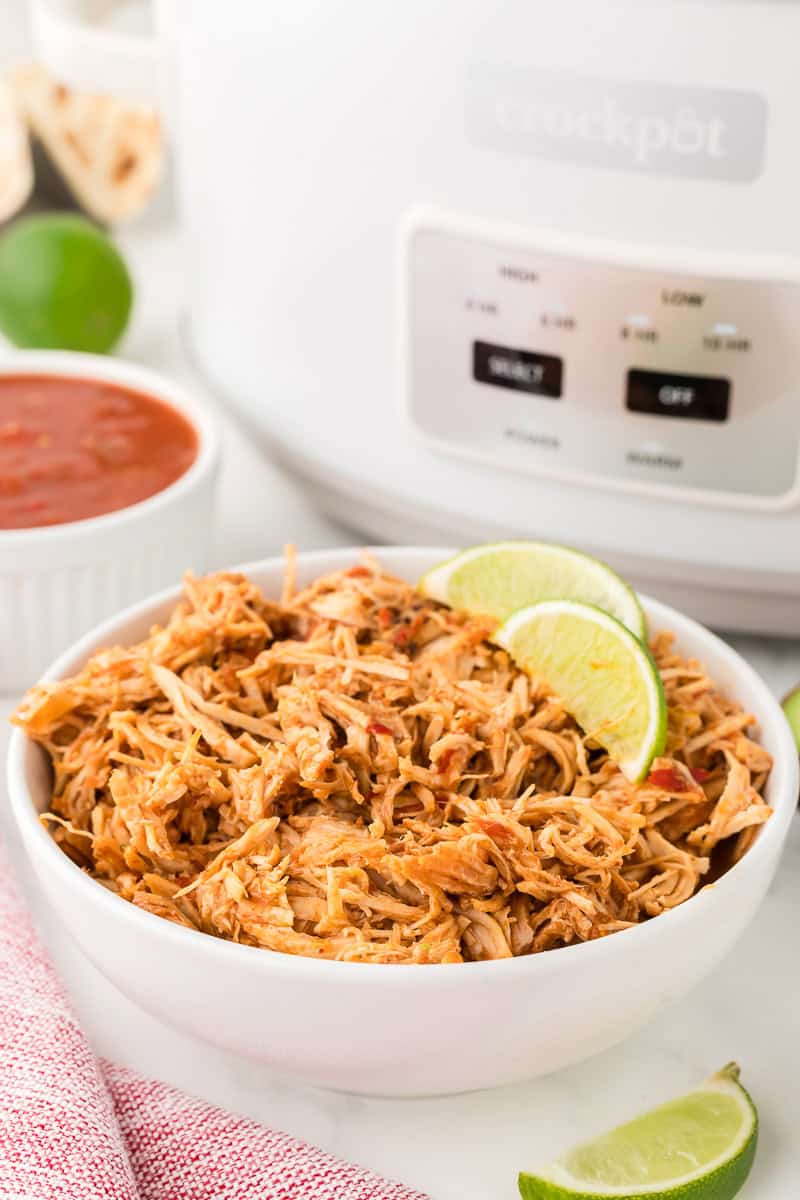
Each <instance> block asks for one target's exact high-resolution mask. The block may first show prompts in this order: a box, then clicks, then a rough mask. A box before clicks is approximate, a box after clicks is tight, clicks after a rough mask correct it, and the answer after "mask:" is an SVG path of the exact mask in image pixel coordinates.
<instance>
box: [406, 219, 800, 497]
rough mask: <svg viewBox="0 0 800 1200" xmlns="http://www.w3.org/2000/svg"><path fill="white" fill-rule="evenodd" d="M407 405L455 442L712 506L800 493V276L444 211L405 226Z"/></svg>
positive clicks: (499, 462)
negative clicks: (508, 229) (683, 266)
mask: <svg viewBox="0 0 800 1200" xmlns="http://www.w3.org/2000/svg"><path fill="white" fill-rule="evenodd" d="M401 307H402V316H401V319H402V321H403V324H404V328H403V345H404V356H405V362H404V370H405V376H406V379H405V402H406V404H407V408H408V412H409V415H410V417H411V420H412V422H413V424H414V425H415V426H416V428H417V430H418V431H419V432H420V433H421V434H422V435H423V436H424V437H425V438H426V440H428V441H429V442H431V443H433V444H434V445H435V446H436V447H438V448H439V449H441V450H444V451H445V452H449V453H454V454H460V455H464V456H468V457H471V458H476V459H481V460H483V461H486V462H488V463H491V464H493V465H495V466H500V467H508V468H513V469H518V470H523V471H529V472H533V473H537V474H542V475H551V476H555V477H560V478H564V479H570V480H573V481H576V482H585V483H590V484H600V485H602V486H607V487H613V488H621V489H625V490H628V491H633V492H643V493H646V492H653V491H659V492H666V494H668V495H676V494H680V495H681V496H686V495H687V494H691V495H692V496H693V497H695V498H696V499H698V500H701V501H706V502H709V503H723V504H725V503H728V504H730V503H733V504H736V505H739V506H753V507H785V506H786V505H788V504H791V503H793V502H794V500H795V499H796V497H797V490H798V451H799V450H800V338H798V336H797V332H796V331H797V330H798V328H800V284H798V282H795V281H794V280H793V279H791V278H789V279H787V278H776V277H774V276H772V277H770V275H769V274H768V272H763V271H762V272H760V273H758V274H754V273H753V272H752V270H748V271H747V272H743V271H741V270H737V272H736V274H735V275H734V274H733V273H732V272H730V271H729V272H728V273H727V274H726V273H725V272H724V270H723V271H720V272H719V273H718V272H717V269H716V265H715V268H714V273H713V274H711V273H708V272H707V271H706V272H705V273H703V272H699V271H696V270H695V269H692V270H691V271H681V272H676V271H674V270H672V269H669V270H666V269H663V268H661V267H657V266H654V265H649V264H645V263H642V262H637V261H636V260H635V254H632V253H631V251H630V249H627V250H626V251H621V250H620V248H618V247H617V248H615V247H610V246H609V247H602V246H597V247H592V246H589V247H588V249H587V244H586V243H585V242H581V243H580V245H579V246H576V248H575V249H574V250H573V249H571V248H570V245H569V243H568V242H567V241H566V239H564V238H559V239H558V241H557V244H554V239H553V237H552V236H547V235H543V236H542V237H541V238H540V239H537V238H536V237H535V236H533V235H532V236H531V238H530V240H528V239H527V235H526V236H525V238H524V239H523V238H522V237H521V236H520V235H516V240H514V239H513V238H509V237H508V235H507V234H506V233H505V232H503V233H500V232H498V233H497V234H494V233H493V231H492V230H491V229H490V228H487V227H486V226H483V225H482V226H480V227H472V226H469V225H466V226H465V225H464V224H463V223H460V222H459V221H458V220H457V219H453V218H449V217H447V216H442V217H439V218H431V217H426V218H424V219H422V218H418V219H412V220H411V221H410V222H409V224H408V227H407V229H406V233H405V262H404V295H403V303H402V306H401Z"/></svg>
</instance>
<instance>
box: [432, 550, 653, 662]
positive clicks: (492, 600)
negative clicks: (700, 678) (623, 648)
mask: <svg viewBox="0 0 800 1200" xmlns="http://www.w3.org/2000/svg"><path fill="white" fill-rule="evenodd" d="M419 588H420V591H421V592H422V593H423V595H425V596H428V597H430V599H432V600H438V601H439V602H440V603H442V604H449V605H450V606H451V607H453V608H462V609H464V610H465V611H467V612H472V613H476V614H478V615H487V616H493V617H496V618H497V619H498V620H501V621H503V620H505V619H506V618H507V617H509V616H510V615H511V613H512V612H514V611H515V610H516V609H519V608H522V607H523V606H525V605H528V604H533V603H535V602H538V601H541V600H580V601H583V602H584V603H587V604H596V605H597V607H598V608H602V609H604V610H605V611H606V612H610V613H611V614H612V616H615V617H617V619H618V620H620V621H621V622H622V623H623V624H624V625H627V626H628V628H629V629H630V630H631V632H632V633H634V634H635V635H636V636H637V637H639V638H642V639H643V638H645V637H646V631H647V624H646V621H645V616H644V611H643V610H642V606H641V604H640V603H639V599H638V597H637V595H636V593H635V592H634V591H633V589H632V588H631V587H630V586H629V585H628V584H627V583H626V582H625V581H624V579H621V578H620V576H619V575H617V573H616V572H615V571H612V569H611V567H609V566H607V564H606V563H604V562H602V561H601V560H600V559H598V558H592V557H591V555H588V554H583V553H582V552H581V551H579V550H573V549H572V548H571V547H569V546H559V545H556V544H554V543H551V542H525V541H517V542H514V541H509V542H494V543H491V542H490V543H487V544H485V545H481V546H473V547H471V548H470V549H469V550H463V551H461V553H460V554H456V555H454V556H453V557H452V558H449V559H446V560H445V561H444V562H442V563H439V564H438V565H437V566H435V567H434V568H433V569H432V570H430V571H429V572H428V573H427V574H426V575H424V576H423V577H422V579H421V580H420V584H419Z"/></svg>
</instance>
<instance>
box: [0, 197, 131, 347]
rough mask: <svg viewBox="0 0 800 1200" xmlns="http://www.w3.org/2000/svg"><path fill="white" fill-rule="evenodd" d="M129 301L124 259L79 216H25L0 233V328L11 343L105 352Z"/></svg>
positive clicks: (121, 324) (111, 344) (121, 326)
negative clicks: (0, 234)
mask: <svg viewBox="0 0 800 1200" xmlns="http://www.w3.org/2000/svg"><path fill="white" fill-rule="evenodd" d="M132 301H133V288H132V284H131V279H130V275H129V274H128V269H127V267H126V266H125V263H124V262H123V260H122V258H121V257H120V255H119V253H118V252H117V250H116V249H115V248H114V246H113V245H112V243H111V242H110V241H109V239H108V238H107V237H106V236H105V234H103V233H101V232H100V230H99V229H98V228H97V227H96V226H95V225H92V223H91V222H90V221H86V220H84V218H83V217H78V216H74V215H72V214H69V213H43V214H39V215H36V216H31V217H24V218H23V219H21V220H19V221H15V222H13V224H11V225H10V226H9V227H8V229H7V230H6V231H5V232H4V233H3V235H2V237H0V331H2V333H4V334H5V336H6V337H7V338H8V339H9V341H10V342H13V344H14V345H15V346H25V347H30V348H37V349H46V350H85V351H90V352H93V353H95V354H105V353H107V352H108V351H109V350H111V349H112V348H113V347H114V346H115V345H116V344H117V342H118V341H119V339H120V338H121V336H122V334H123V332H124V330H125V327H126V325H127V323H128V317H129V316H130V311H131V305H132Z"/></svg>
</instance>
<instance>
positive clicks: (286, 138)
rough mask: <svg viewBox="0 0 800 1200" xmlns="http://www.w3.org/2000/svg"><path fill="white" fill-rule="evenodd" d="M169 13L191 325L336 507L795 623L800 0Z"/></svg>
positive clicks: (161, 37) (214, 365)
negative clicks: (519, 543)
mask: <svg viewBox="0 0 800 1200" xmlns="http://www.w3.org/2000/svg"><path fill="white" fill-rule="evenodd" d="M39 7H40V8H50V10H51V12H50V16H51V17H53V16H54V15H55V14H56V10H60V13H59V20H64V19H65V9H69V8H70V7H72V8H74V7H75V6H74V5H72V6H70V5H66V6H65V5H63V4H62V5H56V4H55V3H54V0H41V3H40V5H39ZM94 7H95V8H96V7H97V5H96V4H95V5H94ZM157 18H158V20H157V27H158V42H159V54H160V55H161V61H162V63H163V64H164V65H165V66H166V69H167V76H168V81H169V94H168V99H167V102H166V107H167V111H168V113H169V118H170V121H171V124H172V131H173V136H174V141H175V144H176V147H177V150H178V177H179V192H180V207H181V216H182V221H183V229H184V235H185V243H186V257H185V262H186V275H187V295H188V298H189V321H188V329H189V336H190V340H191V346H192V350H193V353H194V355H195V357H196V359H197V361H198V362H199V363H200V364H201V366H202V368H203V369H204V371H205V372H206V374H207V376H208V377H209V379H210V380H211V381H212V382H213V384H214V386H215V388H216V389H217V391H218V393H219V394H220V395H221V396H224V397H225V398H227V399H228V400H229V401H230V403H231V404H232V405H233V406H234V408H235V409H236V410H237V411H238V412H239V413H240V415H241V417H242V418H243V419H244V420H245V421H246V422H247V424H248V425H249V427H250V428H251V429H252V430H253V432H254V433H255V434H256V435H258V436H259V437H260V438H261V439H262V440H263V442H264V445H265V446H268V447H269V448H270V449H271V450H273V451H274V452H277V453H278V454H279V455H280V457H281V458H282V459H283V460H284V461H285V462H287V463H288V464H289V465H290V466H291V467H292V468H293V469H294V470H295V471H297V472H298V473H299V474H300V475H302V476H303V477H304V478H305V479H306V480H307V481H308V483H309V485H310V486H311V487H312V488H313V489H314V490H315V491H316V493H317V494H318V495H319V497H320V500H321V501H322V502H323V503H324V504H325V506H326V507H327V508H328V509H329V510H330V511H331V512H333V513H335V514H338V515H339V516H340V517H342V518H343V519H344V520H345V521H347V522H348V523H349V524H351V525H357V526H358V527H359V528H361V529H363V530H364V531H366V532H368V533H370V534H372V535H377V536H379V537H385V538H389V539H395V540H400V541H403V542H414V541H422V540H435V541H437V542H441V541H442V540H446V541H448V540H449V541H453V540H457V541H462V542H469V541H477V540H482V539H489V538H501V537H502V538H506V537H514V536H535V537H543V538H552V539H555V540H558V541H564V542H569V543H573V544H575V545H579V546H582V547H584V548H587V549H589V550H591V551H594V552H595V553H597V554H599V555H601V556H603V557H605V558H607V559H608V560H609V561H611V562H612V563H614V564H616V565H617V566H618V567H620V568H621V569H622V570H624V571H625V572H626V573H627V574H628V575H629V576H630V577H631V578H632V579H633V580H634V581H635V582H636V583H637V584H639V585H640V586H642V587H644V588H646V589H647V590H649V591H652V592H654V593H655V594H657V595H659V596H660V597H662V598H664V599H665V600H667V601H670V602H672V603H675V604H677V605H679V606H681V607H683V608H685V609H688V610H689V611H691V612H692V613H694V614H695V615H697V616H699V617H700V618H702V619H703V620H706V621H709V622H711V623H712V624H714V625H717V626H723V627H727V628H738V629H762V630H768V631H773V632H774V631H783V632H791V633H800V478H798V464H799V463H800V453H799V451H800V338H798V330H799V329H800V258H798V257H796V256H798V251H800V216H798V214H800V168H799V167H798V154H799V153H800V151H799V150H798V139H797V114H798V112H800V71H798V46H800V8H798V6H796V5H794V4H791V3H756V2H751V3H732V2H708V3H648V2H646V0H634V2H632V3H617V2H610V0H604V2H603V3H598V2H597V0H585V2H576V0H565V2H564V3H561V4H559V5H554V4H551V3H546V2H544V0H491V3H490V2H489V0H436V2H435V3H433V2H431V0H402V2H398V0H348V2H347V4H332V3H331V2H330V0H291V2H290V3H286V4H273V3H266V2H265V0H231V3H229V4H225V5H222V4H220V3H219V0H161V2H160V3H159V4H157ZM52 32H53V31H52V30H50V31H49V33H50V34H51V35H52ZM44 33H45V40H46V37H47V35H48V31H47V30H45V31H44ZM61 34H62V35H63V34H64V29H62V30H61ZM50 41H51V43H52V44H53V47H54V48H53V54H54V56H55V57H56V58H57V57H58V51H59V46H58V44H57V43H58V37H55V39H54V38H53V37H52V36H51V38H50ZM123 43H124V39H117V40H116V42H114V39H113V38H111V39H110V40H109V35H108V34H107V33H106V34H105V42H104V45H103V47H102V49H103V54H104V55H105V58H106V62H108V61H109V56H111V55H113V54H114V53H115V52H118V53H119V55H120V61H122V59H123V58H124V59H125V64H126V65H125V71H128V73H129V74H130V73H131V62H132V58H131V54H130V50H131V48H132V44H131V42H130V41H129V42H128V44H127V45H124V44H123ZM63 49H64V47H63V46H62V50H63ZM136 54H138V56H139V57H138V60H137V59H136V56H135V55H134V58H133V61H139V63H140V65H142V66H143V65H144V60H145V58H146V50H145V42H144V40H141V41H139V42H138V43H137V45H136ZM71 55H72V57H70V56H71ZM73 61H74V52H73V51H72V50H71V51H70V53H67V51H66V50H64V53H63V66H64V71H65V73H69V70H70V67H71V63H72V62H73ZM85 67H86V64H85V63H83V64H82V70H83V71H84V72H85ZM123 73H124V72H123V71H122V69H120V70H119V71H118V72H117V73H116V74H117V77H118V78H122V76H123ZM133 74H134V75H135V71H133ZM125 78H126V82H130V79H129V78H128V76H126V77H125Z"/></svg>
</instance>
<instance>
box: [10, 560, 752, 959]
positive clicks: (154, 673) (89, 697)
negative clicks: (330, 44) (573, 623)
mask: <svg viewBox="0 0 800 1200" xmlns="http://www.w3.org/2000/svg"><path fill="white" fill-rule="evenodd" d="M491 632H492V622H491V621H490V620H487V619H476V618H474V617H469V616H467V615H465V614H464V613H460V612H455V611H452V610H450V609H448V608H445V607H442V606H440V605H437V604H435V603H433V602H431V601H428V600H426V599H424V598H423V597H422V596H421V595H420V594H419V593H418V592H417V591H415V589H414V588H413V587H411V586H410V585H409V584H407V583H404V582H402V581H401V580H398V579H394V578H391V577H390V576H388V575H386V574H384V573H383V572H382V571H381V570H380V568H379V566H378V565H377V564H376V563H374V562H372V561H371V560H370V561H365V562H364V563H363V564H360V565H357V566H354V567H352V568H350V569H349V570H346V571H341V572H337V573H335V574H332V575H328V576H326V577H324V578H321V579H318V580H317V581H316V582H315V583H313V584H312V585H311V586H310V587H307V588H305V589H303V590H301V591H297V590H296V588H295V583H294V560H293V558H292V557H290V560H289V566H288V569H287V576H286V582H285V586H284V590H283V595H282V597H281V600H280V602H274V601H271V600H268V599H266V598H265V597H264V596H262V594H261V592H260V591H259V589H258V588H257V587H256V586H255V585H254V584H253V583H251V582H250V581H249V580H247V579H246V578H244V577H243V576H240V575H225V574H220V575H212V576H210V577H209V578H206V579H194V578H191V577H189V578H187V580H186V584H185V599H184V600H183V601H182V602H181V603H180V604H179V605H178V607H177V608H176V609H175V611H174V612H173V613H172V616H171V617H170V619H169V621H168V622H167V624H166V625H165V626H164V627H163V628H155V629H153V630H152V632H151V634H150V636H149V637H148V638H147V639H146V640H145V641H144V642H142V643H140V644H139V645H138V646H133V647H131V648H128V649H125V648H120V647H116V648H113V649H108V650H103V651H100V652H99V653H97V654H95V655H94V657H93V658H92V659H91V660H90V661H89V662H88V663H87V664H86V666H85V668H84V669H83V671H81V673H80V674H79V675H77V676H75V677H74V678H72V679H67V680H64V681H63V682H59V683H51V684H45V685H42V686H39V687H36V688H34V689H33V690H32V691H31V692H29V693H28V695H27V696H26V697H25V699H24V701H23V702H22V704H21V706H20V708H19V709H18V711H17V713H16V716H15V720H16V722H17V723H18V724H19V725H20V726H22V728H23V729H25V730H26V731H27V733H28V734H29V735H30V736H31V737H32V738H34V739H35V740H36V741H38V742H40V743H41V745H42V746H43V747H44V748H45V749H46V751H47V753H48V754H49V757H50V759H51V761H52V765H53V796H52V812H51V813H50V814H48V815H47V816H46V817H45V818H44V819H45V820H47V821H49V822H50V824H51V828H52V831H53V836H54V838H55V839H56V841H57V842H58V843H59V845H60V846H61V847H62V849H63V850H64V851H65V852H66V853H67V854H69V855H70V857H71V858H73V859H74V860H75V862H77V863H78V864H79V865H80V866H82V867H83V868H84V869H85V870H86V871H87V872H89V873H90V874H91V875H92V876H93V877H94V878H95V879H97V880H99V881H100V882H101V883H102V884H104V885H105V886H106V887H108V888H110V889H111V890H112V891H114V892H116V893H118V894H119V895H120V896H122V897H124V898H125V899H126V900H129V901H131V902H132V903H134V904H136V905H137V906H138V907H139V908H142V909H144V910H145V911H146V912H150V913H153V914H155V915H157V916H160V917H164V918H166V919H167V920H169V921H173V922H175V923H177V924H179V925H183V926H186V927H188V928H190V929H197V930H202V931H204V932H205V933H209V934H213V935H216V936H217V937H222V938H227V939H231V940H233V941H237V942H242V943H245V944H248V945H252V946H260V947H263V948H265V949H268V950H277V951H282V952H285V953H290V954H301V955H310V956H313V957H318V958H333V959H339V960H347V961H356V962H377V963H439V962H449V963H453V962H462V961H464V960H475V959H495V958H507V957H510V956H513V955H521V954H531V953H536V952H538V951H540V950H549V949H552V948H554V947H559V946H565V945H568V944H570V943H574V942H582V941H587V940H590V939H593V938H598V937H602V936H604V935H606V934H609V933H614V932H616V931H617V930H621V929H625V928H626V927H628V926H631V925H634V924H636V923H637V922H640V921H643V920H646V919H647V918H649V917H652V916H657V915H658V914H659V913H662V912H663V911H664V910H665V909H669V908H672V907H674V906H675V905H677V904H681V903H683V901H684V900H687V899H688V898H689V897H690V896H692V895H693V893H694V892H695V891H696V890H697V889H698V887H700V886H702V884H703V882H704V881H708V880H709V879H711V878H713V877H714V874H715V872H717V871H719V870H720V869H724V868H725V867H726V866H727V865H729V864H730V862H732V861H735V859H736V858H737V857H738V856H739V855H740V854H741V853H743V852H744V851H745V850H746V848H747V846H748V845H749V844H750V841H751V840H752V836H753V833H754V831H755V828H756V827H757V826H758V825H760V824H762V823H763V822H764V821H766V820H767V818H768V817H769V815H770V809H769V806H768V805H767V804H766V803H765V801H764V799H763V797H762V791H763V787H764V784H765V781H766V778H767V775H768V774H769V770H770V766H771V762H770V757H769V755H768V754H767V752H766V751H765V750H764V749H763V748H762V747H761V746H759V745H758V743H757V742H755V741H753V740H752V738H751V732H752V728H753V725H754V719H753V717H752V716H751V715H749V714H748V713H746V712H743V711H742V710H741V709H740V708H739V706H738V705H737V704H736V703H735V702H733V701H732V700H729V699H726V698H725V697H723V696H722V695H720V694H719V693H718V692H717V690H716V689H715V687H714V684H713V683H712V681H711V680H710V679H709V678H708V676H707V675H706V673H705V671H704V670H703V668H702V667H701V666H700V665H699V664H698V663H697V662H693V661H688V662H687V661H686V660H685V659H683V658H682V657H681V656H680V655H678V654H677V653H676V652H675V650H674V648H673V644H672V638H671V636H670V635H669V634H664V633H661V634H658V635H656V637H655V639H654V641H653V643H652V649H653V653H654V656H655V659H656V662H657V664H658V667H659V669H660V671H661V675H662V678H663V681H664V687H665V690H666V694H667V700H668V710H669V734H668V743H667V750H666V753H665V756H664V757H663V758H661V759H658V760H657V761H656V762H655V763H654V764H653V768H652V770H651V772H650V775H649V777H648V779H647V780H646V781H645V782H644V783H641V784H638V785H637V784H632V783H630V782H628V781H627V780H626V779H625V777H624V776H623V775H622V774H621V772H620V771H619V770H618V768H617V767H616V766H615V764H614V763H613V762H611V761H610V759H609V758H608V756H607V755H606V753H605V752H604V751H603V750H602V749H601V747H599V746H598V745H597V744H595V743H593V742H592V741H591V740H590V739H589V738H587V737H586V736H584V735H583V734H582V733H581V731H580V729H579V728H578V727H577V726H576V724H575V722H574V721H573V720H572V718H571V717H570V716H569V715H568V713H567V712H566V711H565V710H564V708H563V706H562V705H561V703H560V702H559V700H558V698H557V697H555V696H553V695H551V694H548V693H547V692H546V690H545V689H544V688H543V687H541V686H539V685H537V683H536V682H535V681H534V680H532V679H531V678H529V677H528V676H527V675H525V674H524V673H523V672H521V671H520V670H518V669H517V668H516V667H515V666H514V664H513V663H512V662H511V661H510V659H509V657H508V655H507V654H506V653H505V652H504V651H502V650H499V649H498V648H497V647H495V646H493V645H492V644H491V642H490V641H489V640H488V638H489V636H490V635H491Z"/></svg>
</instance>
